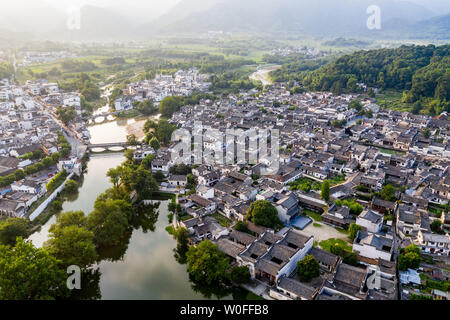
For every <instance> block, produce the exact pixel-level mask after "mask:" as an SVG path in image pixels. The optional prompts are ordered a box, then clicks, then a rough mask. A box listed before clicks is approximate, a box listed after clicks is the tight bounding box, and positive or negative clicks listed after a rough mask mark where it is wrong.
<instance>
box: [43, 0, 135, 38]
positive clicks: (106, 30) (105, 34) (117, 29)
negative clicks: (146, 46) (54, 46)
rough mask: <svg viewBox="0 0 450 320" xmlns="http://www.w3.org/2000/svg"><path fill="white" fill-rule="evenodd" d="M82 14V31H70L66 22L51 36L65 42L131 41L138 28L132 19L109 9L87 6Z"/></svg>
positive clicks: (56, 28) (54, 30) (82, 9)
mask: <svg viewBox="0 0 450 320" xmlns="http://www.w3.org/2000/svg"><path fill="white" fill-rule="evenodd" d="M80 13H81V14H80V18H81V19H80V29H72V30H70V29H68V28H67V25H66V21H65V22H64V24H60V25H58V26H57V27H55V28H54V29H53V30H52V33H51V34H49V36H52V37H53V38H60V39H64V40H114V39H129V38H130V37H131V36H132V35H133V32H132V30H134V28H135V26H136V22H134V21H133V20H132V19H131V18H128V17H127V16H125V15H123V14H121V13H120V12H119V11H116V10H113V9H109V8H100V7H95V6H89V5H87V6H83V7H82V8H81V10H80Z"/></svg>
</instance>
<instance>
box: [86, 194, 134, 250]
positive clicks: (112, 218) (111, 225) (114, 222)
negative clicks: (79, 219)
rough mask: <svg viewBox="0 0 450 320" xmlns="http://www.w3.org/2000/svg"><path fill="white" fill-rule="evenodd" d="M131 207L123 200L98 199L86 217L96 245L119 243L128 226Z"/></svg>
mask: <svg viewBox="0 0 450 320" xmlns="http://www.w3.org/2000/svg"><path fill="white" fill-rule="evenodd" d="M131 211H132V208H131V204H130V203H128V202H126V201H124V200H113V199H107V200H105V201H103V200H100V199H98V200H97V201H96V202H95V209H94V211H93V212H92V213H91V214H89V216H88V218H87V227H88V230H90V231H92V232H93V233H94V235H95V237H94V242H95V244H96V246H97V247H108V246H114V245H118V244H120V242H121V240H122V239H123V237H124V235H125V234H126V232H127V230H128V227H129V220H130V219H131V215H132V213H131Z"/></svg>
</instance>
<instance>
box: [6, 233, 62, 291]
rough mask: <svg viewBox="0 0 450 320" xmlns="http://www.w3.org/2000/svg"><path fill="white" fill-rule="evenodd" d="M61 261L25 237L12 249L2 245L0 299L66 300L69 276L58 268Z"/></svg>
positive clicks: (19, 239)
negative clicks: (36, 246) (26, 240)
mask: <svg viewBox="0 0 450 320" xmlns="http://www.w3.org/2000/svg"><path fill="white" fill-rule="evenodd" d="M59 262H60V261H58V260H57V259H56V258H55V257H53V256H52V255H51V254H50V253H48V252H47V251H46V250H44V249H40V248H35V247H34V246H33V244H31V243H25V242H24V241H23V239H22V238H18V241H17V243H16V245H15V247H13V248H10V247H9V246H2V245H0V300H43V299H45V300H53V299H55V298H58V297H60V298H62V297H67V296H68V290H67V287H66V279H67V274H66V273H65V272H64V271H63V270H62V269H60V268H59Z"/></svg>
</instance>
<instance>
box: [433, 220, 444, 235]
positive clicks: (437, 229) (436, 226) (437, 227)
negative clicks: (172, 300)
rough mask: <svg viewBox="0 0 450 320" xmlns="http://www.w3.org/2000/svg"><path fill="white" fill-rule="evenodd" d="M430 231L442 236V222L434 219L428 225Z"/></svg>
mask: <svg viewBox="0 0 450 320" xmlns="http://www.w3.org/2000/svg"><path fill="white" fill-rule="evenodd" d="M430 227H431V231H433V232H435V233H439V234H443V233H444V231H443V230H442V222H441V220H438V219H435V220H433V222H432V223H431V225H430Z"/></svg>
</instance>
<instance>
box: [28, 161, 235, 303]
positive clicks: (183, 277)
mask: <svg viewBox="0 0 450 320" xmlns="http://www.w3.org/2000/svg"><path fill="white" fill-rule="evenodd" d="M123 161H124V156H123V154H122V153H113V154H100V155H92V156H91V158H90V160H89V162H88V166H87V172H86V173H85V175H84V179H83V183H82V185H81V187H80V189H79V195H78V198H77V199H76V200H74V201H72V202H69V201H66V202H65V203H64V205H63V208H64V211H71V210H83V211H84V212H85V213H86V214H89V213H90V212H91V211H92V210H93V208H94V202H95V200H96V198H97V196H98V195H99V194H100V193H102V192H104V191H105V190H106V189H108V188H110V187H111V183H110V182H109V180H108V178H107V177H106V172H107V171H108V169H109V168H113V167H116V166H118V165H119V164H121V163H122V162H123ZM167 205H168V202H167V201H161V202H160V205H159V208H158V209H157V211H158V214H157V221H156V223H155V224H154V231H148V232H147V233H145V232H144V231H143V230H142V228H138V229H135V230H133V232H132V234H131V237H130V238H129V242H127V243H124V247H123V248H118V251H120V250H122V249H124V252H125V254H124V255H123V258H122V259H120V260H118V261H106V260H103V261H102V262H100V264H99V265H98V269H99V271H100V277H99V278H98V279H96V280H94V282H95V283H94V284H93V286H94V288H95V289H94V290H93V289H92V288H87V289H86V292H83V287H82V290H81V291H82V296H83V297H84V298H86V296H87V297H92V296H94V297H95V298H101V299H136V300H143V299H155V300H159V299H192V300H200V299H206V298H205V295H204V294H202V293H200V292H196V291H195V290H193V288H192V283H191V282H190V281H189V276H188V273H187V271H186V265H182V264H179V263H178V262H177V261H176V260H175V257H174V252H173V249H174V248H175V247H176V241H175V240H174V239H173V238H172V236H171V235H169V234H168V233H167V231H166V230H165V228H166V227H167V225H168V223H169V221H168V217H167V216H168V213H169V212H168V209H167ZM55 221H56V217H55V216H54V217H52V218H51V219H50V220H49V221H48V222H47V223H46V224H45V225H44V226H43V227H42V228H41V230H40V231H39V232H36V233H34V234H33V235H32V236H31V237H30V238H29V239H30V240H32V242H33V244H34V245H36V246H38V247H41V246H42V245H43V243H44V242H45V241H46V240H47V238H48V229H49V228H50V226H51V225H52V224H53V223H54V222H55ZM127 240H128V239H127ZM90 290H92V291H93V292H94V293H96V294H91V293H90ZM202 292H203V291H202ZM231 298H232V296H231V295H230V294H225V296H224V297H223V299H231Z"/></svg>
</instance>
